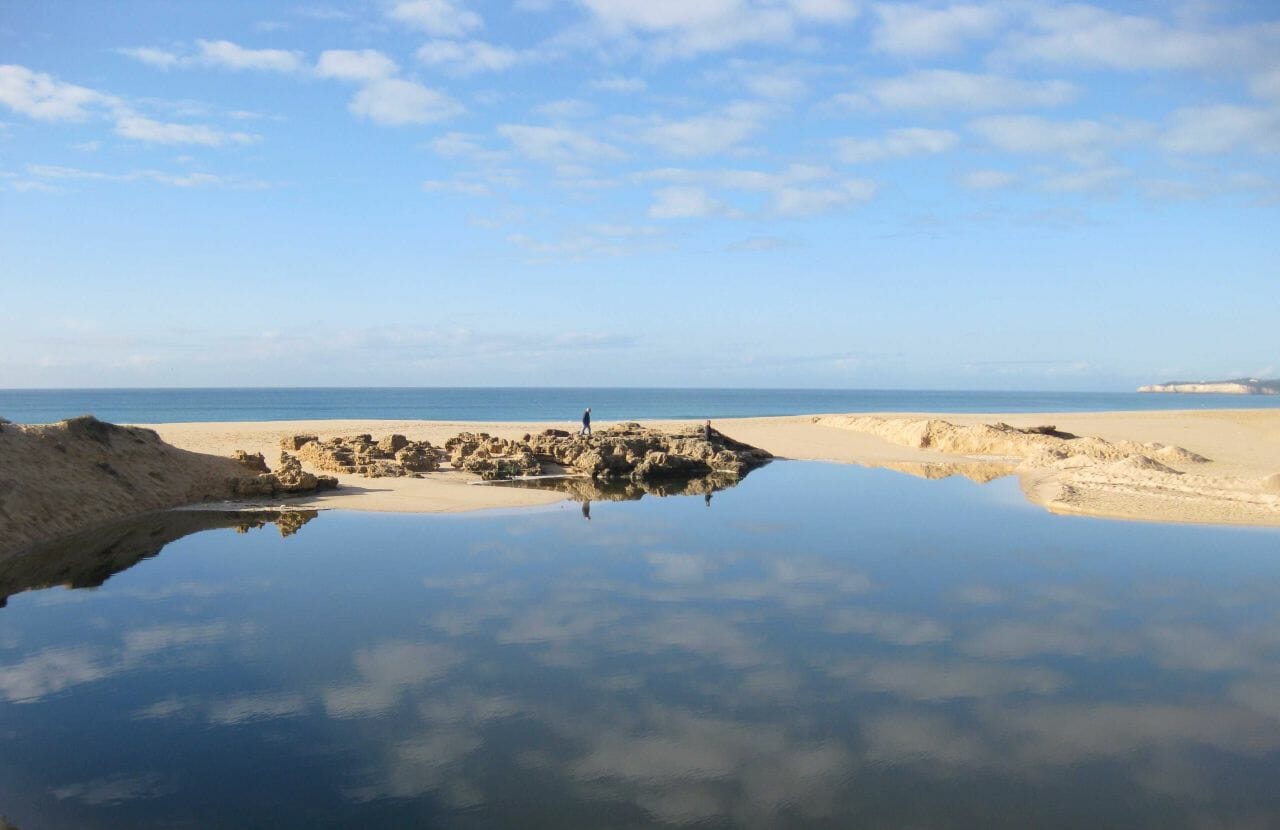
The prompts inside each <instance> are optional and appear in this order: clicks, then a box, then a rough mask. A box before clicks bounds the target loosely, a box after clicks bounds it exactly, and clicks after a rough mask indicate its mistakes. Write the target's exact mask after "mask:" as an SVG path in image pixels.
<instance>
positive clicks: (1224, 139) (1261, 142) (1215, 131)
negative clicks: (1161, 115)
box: [1160, 104, 1280, 155]
mask: <svg viewBox="0 0 1280 830" xmlns="http://www.w3.org/2000/svg"><path fill="white" fill-rule="evenodd" d="M1160 145H1161V146H1162V147H1163V148H1164V149H1165V150H1168V151H1169V152H1171V153H1180V154H1196V155H1208V154H1215V153H1228V152H1231V151H1232V150H1235V149H1236V148H1237V147H1245V148H1248V149H1251V150H1256V151H1258V152H1262V153H1275V152H1280V111H1278V110H1274V109H1257V108H1253V107H1242V106H1236V105H1234V104H1218V105H1216V106H1208V107H1186V108H1183V109H1179V110H1176V111H1175V112H1174V113H1173V116H1172V118H1171V125H1170V127H1169V129H1168V131H1167V132H1165V134H1164V135H1163V136H1161V138H1160Z"/></svg>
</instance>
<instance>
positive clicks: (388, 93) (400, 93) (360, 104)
mask: <svg viewBox="0 0 1280 830" xmlns="http://www.w3.org/2000/svg"><path fill="white" fill-rule="evenodd" d="M347 108H348V109H349V110H351V112H352V114H354V115H357V116H360V117H362V118H368V119H369V120H370V121H372V122H373V123H375V124H379V125H382V126H384V127H387V126H402V125H405V124H429V123H432V122H435V121H444V120H446V119H449V118H453V117H454V116H456V115H458V114H459V113H461V112H462V105H461V104H459V103H458V102H457V101H455V100H453V99H452V98H450V97H449V96H448V95H445V94H444V93H442V92H438V91H436V90H434V89H429V88H427V87H425V86H423V85H422V84H419V83H415V82H413V81H405V80H401V79H399V78H383V79H381V80H377V81H374V82H373V83H371V84H369V85H368V86H366V87H365V88H364V89H362V90H360V91H359V92H357V93H356V94H355V97H354V98H352V99H351V103H350V104H349V105H348V106H347Z"/></svg>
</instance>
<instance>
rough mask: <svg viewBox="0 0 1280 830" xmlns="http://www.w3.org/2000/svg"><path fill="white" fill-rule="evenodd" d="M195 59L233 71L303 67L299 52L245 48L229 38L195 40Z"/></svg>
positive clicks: (297, 68) (266, 70) (292, 69)
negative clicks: (196, 52)
mask: <svg viewBox="0 0 1280 830" xmlns="http://www.w3.org/2000/svg"><path fill="white" fill-rule="evenodd" d="M196 48H197V51H198V54H197V60H198V61H199V62H200V63H202V64H204V65H206V66H215V67H220V68H222V69H230V70H233V71H237V72H239V71H245V70H261V71H264V72H298V71H300V70H301V69H302V68H303V60H302V54H301V53H300V52H286V51H285V50H283V49H246V48H244V47H243V46H238V45H237V44H235V43H232V42H231V41H229V40H197V41H196Z"/></svg>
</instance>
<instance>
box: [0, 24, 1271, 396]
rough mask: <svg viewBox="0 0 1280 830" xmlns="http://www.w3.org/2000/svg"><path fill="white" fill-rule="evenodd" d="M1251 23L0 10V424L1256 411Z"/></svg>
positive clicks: (1265, 353) (1263, 287)
mask: <svg viewBox="0 0 1280 830" xmlns="http://www.w3.org/2000/svg"><path fill="white" fill-rule="evenodd" d="M1278 220H1280V11H1278V10H1277V9H1276V7H1275V5H1274V4H1273V3H1269V2H1258V3H1231V2H1221V3H1207V2H1186V3H1173V4H1167V5H1166V4H1153V3H1134V4H1108V5H1106V6H1102V5H1087V4H1061V3H1054V2H1040V1H1039V0H1028V2H1003V3H987V4H984V3H959V4H946V3H875V2H858V1H857V0H647V2H622V0H515V2H505V3H500V2H466V0H385V2H383V1H381V0H367V2H350V3H337V2H335V3H328V4H322V5H321V4H309V3H306V2H299V3H295V2H284V3H275V4H272V3H264V2H231V1H229V0H226V1H224V2H218V3H212V2H210V3H172V2H131V3H113V4H106V3H75V2H47V1H46V0H40V1H39V2H27V0H5V2H3V4H0V291H2V296H3V297H4V302H3V303H2V304H0V386H8V387H24V386H41V387H60V386H205V385H210V386H220V385H231V386H237V385H239V386H246V385H266V386H287V385H400V386H412V385H565V386H576V385H613V386H648V385H675V386H824V387H825V386H830V387H877V388H988V389H1001V388H1015V389H1016V388H1024V389H1127V388H1130V387H1132V386H1133V385H1135V384H1137V383H1142V382H1150V381H1157V380H1164V379H1170V378H1175V377H1177V378H1197V377H1218V376H1237V375H1264V376H1274V375H1277V374H1280V325H1278V324H1277V323H1276V322H1275V317H1276V311H1277V309H1278V308H1280V242H1278V241H1277V237H1278V235H1280V234H1278V233H1277V231H1280V221H1278Z"/></svg>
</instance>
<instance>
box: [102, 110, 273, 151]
mask: <svg viewBox="0 0 1280 830" xmlns="http://www.w3.org/2000/svg"><path fill="white" fill-rule="evenodd" d="M116 134H117V135H120V136H123V137H124V138H129V139H133V140H134V141H145V142H149V143H153V144H200V145H203V146H205V147H222V146H225V145H227V144H253V143H254V142H256V141H257V140H258V137H257V136H255V135H251V134H250V133H242V132H225V131H223V130H215V129H214V128H212V127H206V126H203V125H200V124H171V123H166V122H163V121H155V120H153V119H150V118H144V117H142V116H140V115H126V116H122V117H121V118H119V119H117V120H116Z"/></svg>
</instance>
